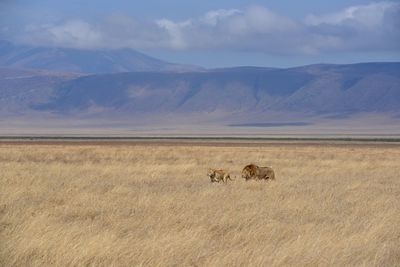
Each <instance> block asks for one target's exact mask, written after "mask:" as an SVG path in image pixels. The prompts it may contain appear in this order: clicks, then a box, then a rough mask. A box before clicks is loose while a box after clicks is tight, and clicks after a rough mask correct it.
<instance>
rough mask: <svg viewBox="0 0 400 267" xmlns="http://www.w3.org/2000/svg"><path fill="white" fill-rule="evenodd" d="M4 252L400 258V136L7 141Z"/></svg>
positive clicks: (81, 261) (116, 262)
mask: <svg viewBox="0 0 400 267" xmlns="http://www.w3.org/2000/svg"><path fill="white" fill-rule="evenodd" d="M249 163H255V164H259V165H261V166H271V167H272V168H273V169H274V170H275V173H276V180H275V181H249V182H245V181H244V180H243V179H242V178H241V177H240V172H241V169H242V168H243V167H244V166H245V165H246V164H249ZM209 167H212V168H223V169H227V170H229V171H230V172H231V174H232V177H236V179H235V180H234V181H229V182H228V184H227V185H224V184H222V183H219V184H218V183H210V180H209V178H208V177H207V176H206V174H207V170H208V168H209ZM0 266H400V146H399V145H391V146H390V145H379V144H371V145H368V144H367V145H366V144H361V145H360V144H358V145H357V144H347V145H346V144H338V145H328V144H278V143H273V144H262V145H254V144H252V145H249V146H246V145H243V144H242V145H237V144H218V145H217V144H214V145H209V146H208V145H207V146H205V145H200V144H175V145H174V144H169V145H165V144H157V143H150V144H143V143H136V144H135V143H107V144H101V143H97V144H96V143H92V144H90V143H87V144H85V143H82V144H79V143H73V144H69V143H58V144H51V143H48V144H46V143H42V144H29V143H26V144H18V143H6V142H3V143H1V144H0Z"/></svg>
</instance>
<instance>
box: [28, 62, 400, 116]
mask: <svg viewBox="0 0 400 267" xmlns="http://www.w3.org/2000/svg"><path fill="white" fill-rule="evenodd" d="M34 108H35V109H39V110H51V111H57V112H59V113H63V114H66V113H74V112H75V113H76V112H78V113H85V112H86V111H88V110H91V109H93V108H97V109H99V108H100V109H104V110H108V111H109V112H114V111H115V112H118V113H127V114H135V113H165V112H169V113H198V112H218V111H221V112H235V113H239V114H240V113H246V112H252V113H259V114H263V113H268V112H270V111H279V112H303V113H309V114H330V113H332V114H354V113H360V112H385V113H387V112H389V113H399V112H400V63H368V64H354V65H311V66H304V67H298V68H289V69H270V68H253V67H243V68H240V67H239V68H230V69H217V70H209V71H202V72H186V73H160V72H135V73H118V74H105V75H92V76H85V77H80V78H77V79H73V80H69V81H66V82H63V83H62V84H60V85H59V86H58V87H57V88H55V94H54V95H53V97H52V98H51V99H49V101H48V102H47V103H45V104H41V105H36V106H34Z"/></svg>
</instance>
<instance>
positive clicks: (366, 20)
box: [306, 2, 399, 28]
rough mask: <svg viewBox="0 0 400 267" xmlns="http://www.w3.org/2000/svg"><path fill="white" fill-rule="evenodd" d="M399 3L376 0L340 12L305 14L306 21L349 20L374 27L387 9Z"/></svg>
mask: <svg viewBox="0 0 400 267" xmlns="http://www.w3.org/2000/svg"><path fill="white" fill-rule="evenodd" d="M398 8H399V4H398V3H394V2H377V3H371V4H368V5H359V6H351V7H348V8H346V9H344V10H342V11H340V12H337V13H332V14H326V15H314V14H311V15H309V16H307V18H306V23H308V24H310V25H314V26H315V25H320V24H332V25H343V24H347V23H350V22H353V23H357V24H359V25H363V26H366V27H369V28H373V27H376V26H378V25H380V24H381V23H382V22H383V18H384V16H385V13H386V12H387V11H390V10H393V9H398Z"/></svg>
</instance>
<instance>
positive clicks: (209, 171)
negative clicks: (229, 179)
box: [207, 168, 215, 182]
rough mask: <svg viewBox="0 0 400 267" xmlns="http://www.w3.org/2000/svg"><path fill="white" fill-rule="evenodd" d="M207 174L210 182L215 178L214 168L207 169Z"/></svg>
mask: <svg viewBox="0 0 400 267" xmlns="http://www.w3.org/2000/svg"><path fill="white" fill-rule="evenodd" d="M207 176H208V177H210V179H211V182H213V181H214V180H215V170H214V169H211V168H210V169H208V172H207Z"/></svg>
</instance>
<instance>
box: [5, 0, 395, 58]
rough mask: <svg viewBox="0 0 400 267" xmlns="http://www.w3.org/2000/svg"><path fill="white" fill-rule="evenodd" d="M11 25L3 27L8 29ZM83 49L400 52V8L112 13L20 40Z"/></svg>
mask: <svg viewBox="0 0 400 267" xmlns="http://www.w3.org/2000/svg"><path fill="white" fill-rule="evenodd" d="M6 26H7V25H4V27H6ZM18 37H19V39H20V40H23V41H25V42H31V43H36V44H43V45H55V46H64V47H78V48H99V47H106V48H122V47H129V48H136V49H152V48H158V49H159V48H161V49H174V50H182V49H186V50H191V49H208V50H210V49H223V50H230V51H245V50H250V51H257V52H264V53H270V54H284V55H293V54H318V53H325V52H338V51H346V52H350V51H359V50H368V51H375V52H376V51H386V50H390V51H399V49H400V47H399V45H398V43H400V3H397V2H374V3H371V4H366V5H357V6H350V7H348V8H345V9H344V10H341V11H338V12H333V13H330V14H317V15H316V14H311V15H309V16H307V17H306V18H305V19H304V20H294V19H291V18H290V17H287V16H283V15H280V14H277V13H275V12H273V11H271V10H269V9H267V8H265V7H262V6H250V7H247V8H245V9H242V10H239V9H219V10H211V11H209V12H207V13H205V14H204V15H202V16H200V17H198V18H189V19H187V20H183V21H174V20H171V19H168V18H163V19H158V20H155V21H146V20H136V19H135V18H132V17H129V16H126V15H122V14H110V15H109V16H107V17H105V18H104V19H103V20H100V21H96V23H91V22H89V21H84V20H81V19H74V20H67V21H64V22H61V23H57V24H56V23H50V24H41V25H30V26H29V27H26V29H25V31H24V32H22V33H21V34H20V35H19V36H17V39H18Z"/></svg>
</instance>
